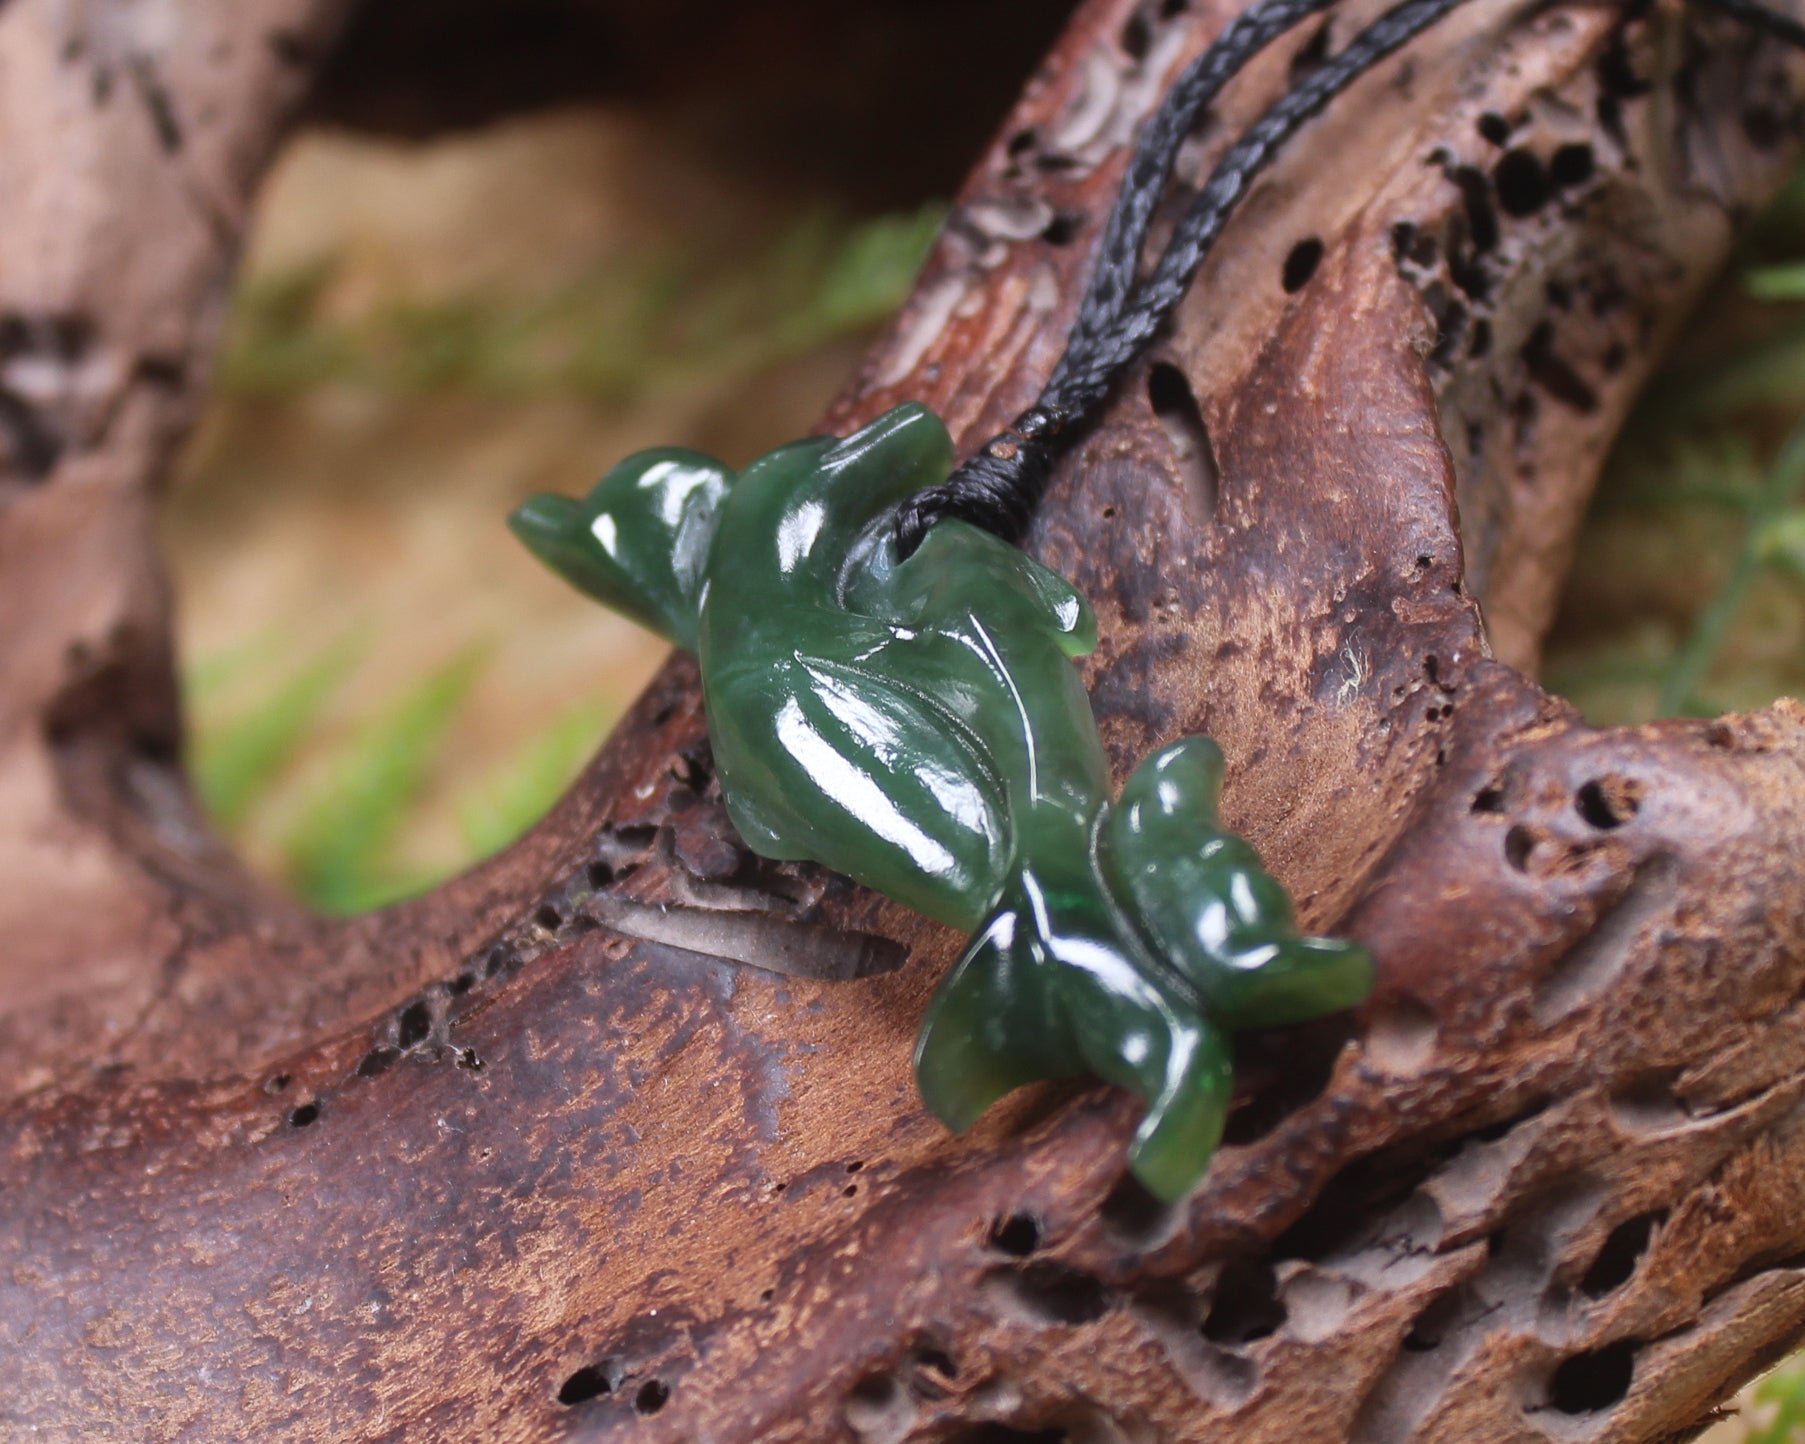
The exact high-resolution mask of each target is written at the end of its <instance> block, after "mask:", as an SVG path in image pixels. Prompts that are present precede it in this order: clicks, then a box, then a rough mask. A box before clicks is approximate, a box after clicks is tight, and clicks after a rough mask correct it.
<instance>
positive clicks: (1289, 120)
mask: <svg viewBox="0 0 1805 1444" xmlns="http://www.w3.org/2000/svg"><path fill="white" fill-rule="evenodd" d="M1335 3H1336V0H1260V3H1258V4H1256V5H1254V6H1253V7H1252V8H1250V9H1248V10H1246V11H1244V12H1243V13H1242V14H1241V15H1240V16H1238V17H1237V18H1236V19H1235V21H1234V22H1233V23H1232V24H1230V25H1229V27H1228V28H1227V29H1226V30H1224V31H1223V32H1222V34H1221V35H1219V36H1218V37H1217V38H1216V40H1215V41H1213V42H1212V43H1211V44H1210V46H1209V48H1208V49H1206V50H1205V51H1204V52H1203V54H1202V55H1200V56H1198V57H1197V59H1196V60H1194V61H1193V62H1192V63H1191V64H1190V65H1189V66H1187V67H1186V68H1185V71H1184V73H1183V74H1182V75H1181V76H1180V77H1179V79H1178V80H1177V81H1176V82H1175V83H1174V85H1173V86H1172V88H1171V89H1170V90H1169V91H1168V92H1167V94H1166V98H1165V100H1164V101H1163V102H1162V103H1161V105H1160V108H1159V110H1158V111H1157V112H1156V113H1155V115H1154V116H1153V118H1152V119H1151V120H1150V121H1149V122H1148V123H1147V125H1146V126H1145V128H1144V129H1143V130H1142V132H1141V135H1140V138H1139V140H1138V141H1137V143H1136V147H1135V152H1134V155H1133V157H1132V158H1131V159H1130V161H1129V164H1128V169H1127V171H1126V173H1125V174H1124V176H1123V180H1122V185H1121V188H1120V190H1119V191H1118V192H1117V195H1116V200H1115V204H1114V206H1113V207H1112V208H1111V211H1110V215H1109V220H1108V221H1107V223H1106V224H1105V227H1104V231H1103V236H1102V239H1101V241H1100V242H1099V245H1098V250H1097V261H1096V266H1095V269H1094V270H1093V272H1092V274H1091V280H1090V284H1089V286H1088V287H1087V289H1086V291H1085V295H1084V298H1083V300H1082V302H1081V303H1080V305H1079V308H1078V315H1077V318H1076V319H1075V320H1074V322H1073V324H1072V329H1071V332H1070V334H1069V336H1068V337H1067V341H1066V349H1065V353H1064V355H1063V356H1061V357H1060V360H1059V363H1058V365H1057V366H1055V367H1054V369H1053V374H1052V376H1051V377H1049V378H1048V381H1047V384H1046V386H1045V387H1044V388H1043V390H1042V391H1041V394H1040V396H1039V398H1038V399H1037V400H1036V401H1035V402H1034V404H1033V405H1032V406H1030V407H1029V408H1028V409H1027V410H1026V411H1024V412H1022V413H1021V415H1019V416H1018V417H1016V418H1015V420H1014V421H1012V422H1011V423H1010V424H1009V425H1008V426H1007V427H1005V428H1004V429H1003V430H1002V431H1001V432H999V433H998V434H997V435H995V436H993V437H992V438H991V439H990V440H989V441H987V442H985V443H984V445H983V446H981V447H980V448H979V449H978V451H977V452H976V454H975V455H973V456H972V457H971V458H970V459H968V460H967V461H966V462H965V463H964V464H963V465H961V466H959V467H958V468H957V469H956V470H954V472H953V473H952V475H951V476H949V477H948V478H947V480H946V481H944V482H942V483H941V484H940V485H938V486H933V487H929V488H927V489H925V490H923V491H920V492H918V493H916V495H914V496H913V497H911V498H909V500H907V501H906V502H904V503H903V505H902V506H901V507H900V508H899V510H898V511H897V514H896V522H895V528H896V545H897V551H898V554H899V555H900V556H904V557H907V556H909V555H911V554H912V553H913V552H914V550H915V548H916V547H917V546H919V545H920V544H921V540H922V538H923V537H924V536H926V535H927V532H928V529H929V528H930V527H932V526H933V525H934V523H935V522H937V521H940V520H942V519H943V518H946V517H956V518H958V519H959V520H961V521H966V522H969V523H971V524H972V525H974V526H978V527H981V528H983V529H984V530H985V531H988V532H992V533H994V534H995V535H997V536H1000V537H1002V538H1004V539H1005V540H1009V541H1014V540H1017V539H1018V538H1019V537H1020V536H1021V534H1022V532H1023V531H1024V530H1025V529H1026V527H1027V525H1028V522H1029V521H1030V520H1031V519H1032V517H1033V515H1034V509H1035V507H1036V506H1037V505H1038V504H1039V502H1040V498H1041V495H1042V493H1043V492H1044V491H1045V490H1046V485H1047V482H1048V480H1049V478H1050V476H1051V474H1052V470H1053V465H1054V463H1055V462H1056V461H1057V460H1058V456H1059V453H1060V451H1061V449H1062V448H1063V446H1064V445H1066V444H1068V443H1069V442H1070V440H1071V438H1072V436H1073V435H1074V434H1075V433H1076V431H1077V430H1078V429H1079V428H1080V427H1081V426H1082V425H1083V423H1084V422H1085V421H1086V420H1088V419H1089V417H1090V416H1091V415H1092V414H1093V413H1094V412H1095V410H1096V409H1097V407H1098V406H1099V405H1100V404H1101V403H1102V402H1103V400H1104V398H1105V397H1106V396H1108V394H1109V392H1110V390H1111V389H1112V388H1113V387H1114V385H1115V383H1116V382H1117V381H1118V380H1119V379H1120V378H1121V376H1122V374H1123V372H1125V371H1126V370H1127V369H1128V368H1129V367H1130V366H1132V365H1133V364H1134V362H1135V360H1136V359H1137V358H1138V357H1139V356H1140V354H1141V353H1142V351H1143V350H1145V348H1146V347H1147V345H1148V344H1149V343H1150V342H1151V341H1152V340H1153V339H1154V337H1155V336H1157V335H1158V334H1159V332H1160V330H1161V329H1162V328H1163V327H1164V326H1165V325H1166V323H1167V322H1168V321H1169V320H1170V319H1171V316H1172V313H1173V312H1174V311H1175V310H1176V309H1177V308H1178V305H1179V302H1181V301H1182V300H1183V299H1184V296H1185V293H1186V292H1187V291H1188V290H1189V289H1190V286H1191V282H1192V280H1193V279H1194V278H1195V277H1196V274H1197V271H1198V269H1199V268H1200V267H1201V266H1202V265H1203V262H1204V261H1205V259H1207V258H1208V256H1209V253H1210V250H1211V249H1212V247H1213V246H1214V245H1215V243H1216V240H1217V239H1218V237H1219V236H1220V235H1221V234H1222V231H1223V229H1224V227H1225V226H1226V225H1227V223H1228V220H1229V218H1230V217H1231V216H1232V215H1233V213H1234V211H1235V208H1236V207H1237V206H1238V205H1239V204H1240V202H1241V201H1242V200H1243V199H1244V198H1245V197H1246V195H1247V192H1248V191H1249V190H1250V189H1251V188H1252V185H1253V183H1254V181H1255V180H1256V179H1258V177H1259V175H1260V173H1261V172H1262V171H1263V170H1265V169H1266V167H1267V166H1268V165H1270V164H1271V162H1272V160H1273V158H1274V157H1275V156H1276V155H1277V154H1278V152H1279V151H1280V150H1281V149H1282V148H1283V146H1284V145H1285V143H1286V142H1287V141H1289V140H1290V139H1291V137H1292V136H1293V135H1295V134H1296V133H1297V131H1298V130H1300V129H1301V128H1302V127H1303V126H1304V125H1305V124H1306V123H1307V122H1308V121H1310V120H1312V119H1313V118H1314V117H1315V116H1317V115H1318V114H1319V113H1320V112H1321V111H1322V110H1323V109H1324V108H1325V107H1326V106H1327V105H1328V104H1329V102H1330V101H1332V100H1333V99H1334V98H1335V97H1336V96H1338V95H1340V94H1341V92H1342V91H1344V90H1346V89H1347V88H1348V86H1350V85H1351V84H1352V83H1353V82H1354V81H1355V80H1357V79H1358V78H1359V77H1360V76H1362V75H1364V74H1365V73H1366V72H1367V71H1368V70H1370V69H1372V67H1373V66H1375V65H1377V64H1378V63H1379V62H1380V61H1382V60H1384V59H1385V58H1386V57H1387V56H1388V55H1390V54H1392V53H1393V52H1394V51H1396V50H1397V49H1399V48H1400V47H1401V46H1403V45H1405V44H1407V43H1408V42H1409V41H1410V40H1412V39H1414V38H1415V37H1416V36H1417V35H1419V34H1421V33H1422V32H1423V31H1424V30H1426V29H1428V28H1429V27H1430V26H1431V25H1434V24H1435V23H1436V22H1437V21H1439V20H1441V19H1443V18H1444V17H1445V16H1446V15H1448V14H1449V13H1450V12H1451V11H1453V10H1455V9H1457V8H1459V7H1460V6H1461V5H1463V4H1465V3H1466V0H1403V3H1401V4H1398V5H1395V6H1393V7H1392V8H1391V9H1390V10H1387V11H1386V12H1385V13H1384V14H1383V15H1381V16H1380V17H1379V18H1378V19H1377V20H1375V21H1373V22H1372V24H1370V25H1368V26H1367V27H1366V29H1364V30H1362V31H1361V32H1360V33H1359V34H1358V35H1356V36H1355V37H1354V38H1353V39H1352V40H1351V41H1349V42H1348V44H1347V45H1346V46H1345V47H1343V49H1342V50H1341V51H1340V52H1339V53H1338V54H1336V55H1335V56H1333V57H1332V58H1330V59H1329V60H1327V61H1324V62H1323V63H1322V64H1320V65H1319V66H1317V67H1316V68H1315V69H1314V70H1313V71H1312V72H1311V73H1310V74H1309V75H1307V76H1305V77H1304V78H1303V79H1302V80H1300V81H1298V82H1297V84H1295V85H1294V86H1293V87H1292V88H1291V89H1290V90H1289V91H1288V92H1287V93H1286V94H1285V95H1284V96H1283V97H1281V98H1280V99H1279V100H1278V101H1276V102H1275V103H1274V104H1273V105H1272V106H1271V107H1270V108H1269V109H1268V110H1267V111H1266V113H1265V114H1264V115H1262V116H1261V117H1260V118H1259V119H1258V120H1257V121H1255V122H1254V123H1253V125H1251V126H1250V127H1249V128H1248V129H1247V131H1246V132H1245V133H1244V134H1243V135H1242V136H1241V138H1240V139H1239V140H1237V141H1236V142H1235V144H1234V145H1233V146H1231V147H1230V148H1229V150H1228V152H1227V153H1226V154H1225V155H1224V156H1223V157H1222V159H1221V161H1220V162H1219V163H1218V164H1217V166H1216V169H1215V171H1214V172H1213V173H1212V174H1211V176H1210V178H1209V180H1208V182H1207V183H1206V184H1205V185H1204V187H1203V189H1202V190H1201V191H1200V192H1198V194H1197V197H1196V199H1195V200H1193V201H1192V202H1191V205H1190V207H1189V209H1188V210H1187V211H1186V212H1185V214H1184V216H1183V217H1182V219H1181V220H1180V221H1179V223H1178V226H1177V228H1176V229H1175V230H1174V232H1173V234H1172V238H1171V240H1170V241H1168V242H1167V245H1166V249H1165V251H1164V252H1163V253H1162V254H1161V255H1160V257H1159V259H1158V261H1157V262H1156V263H1155V264H1154V267H1153V270H1152V272H1151V273H1150V274H1149V275H1148V276H1147V278H1146V279H1145V280H1144V281H1142V282H1141V283H1140V284H1139V285H1138V286H1137V285H1136V277H1137V275H1138V274H1139V272H1140V264H1141V253H1142V251H1143V250H1144V249H1145V246H1146V241H1147V234H1148V231H1149V229H1150V227H1151V225H1152V222H1153V216H1154V212H1155V210H1156V209H1157V207H1158V205H1159V202H1160V199H1161V197H1162V196H1163V195H1164V194H1165V192H1166V189H1167V187H1168V185H1169V184H1170V182H1171V178H1172V169H1173V166H1174V164H1175V162H1176V160H1177V157H1178V151H1179V148H1180V147H1181V146H1182V145H1183V144H1184V141H1185V139H1186V137H1188V136H1189V135H1190V134H1191V133H1192V132H1193V131H1194V130H1195V129H1196V128H1197V125H1198V123H1199V121H1200V120H1201V119H1202V117H1203V114H1204V112H1205V111H1206V110H1207V109H1208V107H1209V105H1210V104H1211V102H1213V101H1214V100H1215V98H1216V96H1217V95H1218V94H1219V93H1220V92H1221V90H1222V88H1223V86H1225V85H1226V84H1227V83H1228V82H1229V81H1230V80H1231V79H1233V78H1234V76H1235V75H1237V74H1239V73H1240V71H1241V70H1242V69H1243V68H1244V67H1245V66H1246V65H1247V63H1248V62H1249V61H1250V60H1252V59H1253V58H1254V56H1256V55H1257V54H1259V53H1260V51H1262V50H1263V49H1264V48H1265V47H1266V46H1267V45H1269V44H1270V43H1271V42H1272V41H1273V40H1275V39H1277V38H1278V37H1279V36H1280V35H1282V34H1283V33H1284V32H1285V31H1287V30H1289V29H1291V28H1292V27H1293V26H1295V25H1296V24H1297V23H1298V22H1299V21H1301V20H1304V19H1306V18H1308V17H1309V16H1311V15H1314V14H1318V13H1320V12H1321V11H1324V10H1327V9H1329V8H1330V7H1331V6H1332V5H1333V4H1335ZM1693 3H1695V4H1699V5H1702V6H1705V7H1707V8H1710V9H1713V10H1716V11H1718V12H1720V13H1721V14H1724V15H1728V16H1731V17H1733V18H1734V19H1736V20H1739V21H1741V22H1742V23H1744V24H1747V25H1749V26H1751V27H1753V28H1754V29H1757V30H1760V31H1764V32H1766V33H1768V34H1771V35H1773V36H1775V37H1776V38H1778V39H1780V40H1782V41H1785V42H1786V43H1788V44H1791V45H1795V46H1799V47H1801V48H1805V25H1802V24H1801V23H1800V22H1799V21H1797V20H1794V19H1793V18H1792V17H1791V16H1788V15H1782V14H1779V13H1778V12H1776V11H1772V10H1769V9H1767V8H1766V7H1765V6H1763V5H1761V4H1758V3H1756V0H1693Z"/></svg>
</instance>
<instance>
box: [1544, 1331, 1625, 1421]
mask: <svg viewBox="0 0 1805 1444" xmlns="http://www.w3.org/2000/svg"><path fill="white" fill-rule="evenodd" d="M1635 1374H1636V1345H1635V1343H1634V1342H1633V1341H1631V1340H1628V1339H1625V1340H1623V1341H1621V1342H1619V1343H1615V1344H1606V1345H1605V1346H1604V1347H1603V1348H1602V1349H1593V1350H1591V1351H1590V1352H1588V1353H1584V1354H1575V1355H1574V1356H1573V1357H1572V1358H1571V1359H1568V1360H1567V1361H1566V1362H1565V1363H1563V1364H1562V1365H1561V1366H1560V1367H1559V1368H1558V1369H1556V1370H1555V1371H1554V1376H1553V1377H1552V1378H1551V1379H1549V1381H1548V1403H1549V1406H1550V1407H1551V1408H1553V1409H1556V1410H1558V1411H1559V1412H1560V1413H1562V1414H1596V1413H1599V1412H1600V1411H1601V1410H1605V1409H1609V1408H1610V1407H1611V1406H1612V1405H1613V1404H1616V1403H1618V1402H1619V1401H1620V1400H1621V1399H1622V1398H1623V1396H1624V1395H1625V1394H1627V1393H1629V1391H1630V1384H1631V1382H1632V1381H1633V1380H1634V1378H1635Z"/></svg>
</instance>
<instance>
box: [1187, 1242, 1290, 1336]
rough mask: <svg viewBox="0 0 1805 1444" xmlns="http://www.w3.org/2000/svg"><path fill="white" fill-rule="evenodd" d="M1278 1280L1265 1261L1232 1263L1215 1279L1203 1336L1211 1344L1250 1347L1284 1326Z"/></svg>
mask: <svg viewBox="0 0 1805 1444" xmlns="http://www.w3.org/2000/svg"><path fill="white" fill-rule="evenodd" d="M1278 1290H1279V1285H1278V1278H1277V1276H1276V1275H1275V1274H1274V1273H1273V1271H1272V1265H1271V1264H1269V1263H1267V1262H1266V1261H1265V1260H1264V1259H1255V1260H1249V1259H1234V1260H1232V1261H1231V1262H1230V1263H1229V1264H1228V1265H1227V1267H1225V1268H1224V1269H1223V1270H1222V1273H1221V1274H1220V1275H1219V1276H1218V1278H1217V1279H1216V1289H1215V1294H1214V1296H1213V1297H1212V1299H1211V1302H1210V1311H1209V1313H1208V1314H1207V1315H1206V1316H1205V1317H1204V1320H1203V1329H1202V1332H1203V1336H1204V1338H1206V1339H1209V1340H1210V1341H1211V1342H1212V1343H1217V1344H1227V1345H1230V1346H1234V1345H1238V1344H1251V1343H1252V1342H1253V1341H1254V1340H1255V1339H1263V1338H1265V1337H1266V1336H1267V1335H1269V1334H1272V1333H1274V1332H1276V1331H1277V1329H1278V1327H1279V1325H1280V1324H1282V1323H1284V1322H1285V1304H1284V1300H1282V1299H1281V1298H1279V1292H1278Z"/></svg>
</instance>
